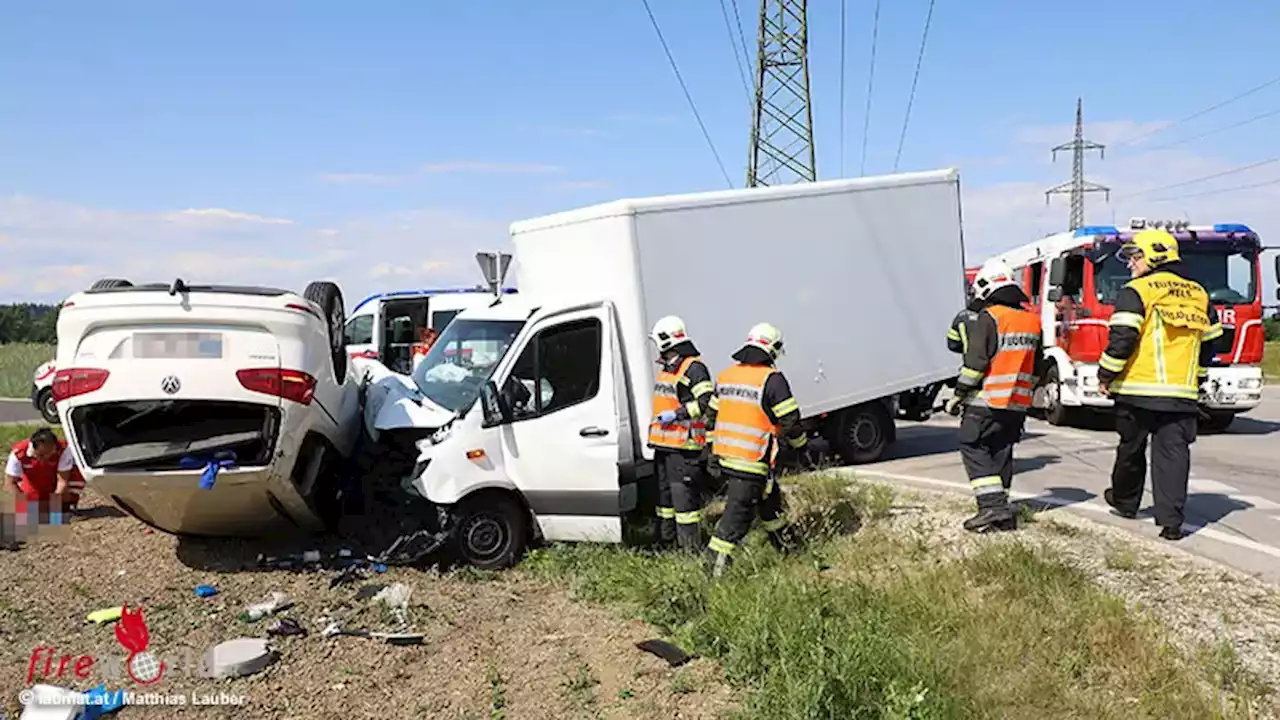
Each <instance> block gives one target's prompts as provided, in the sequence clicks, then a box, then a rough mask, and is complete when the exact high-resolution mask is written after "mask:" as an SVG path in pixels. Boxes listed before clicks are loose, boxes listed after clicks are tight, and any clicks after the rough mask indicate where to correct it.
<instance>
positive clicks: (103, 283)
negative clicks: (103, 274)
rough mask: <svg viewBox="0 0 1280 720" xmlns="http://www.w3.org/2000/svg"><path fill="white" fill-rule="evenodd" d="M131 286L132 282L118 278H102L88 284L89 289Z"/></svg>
mask: <svg viewBox="0 0 1280 720" xmlns="http://www.w3.org/2000/svg"><path fill="white" fill-rule="evenodd" d="M127 287H133V283H131V282H129V281H128V280H121V279H120V278H103V279H102V280H99V281H97V282H95V283H94V284H92V285H90V286H89V289H90V290H112V289H115V288H127Z"/></svg>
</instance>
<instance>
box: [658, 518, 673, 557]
mask: <svg viewBox="0 0 1280 720" xmlns="http://www.w3.org/2000/svg"><path fill="white" fill-rule="evenodd" d="M657 544H658V548H659V549H662V550H670V549H671V548H673V547H675V545H676V521H675V520H673V519H671V518H658V543H657Z"/></svg>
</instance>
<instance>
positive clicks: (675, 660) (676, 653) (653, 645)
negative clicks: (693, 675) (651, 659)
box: [636, 639, 694, 667]
mask: <svg viewBox="0 0 1280 720" xmlns="http://www.w3.org/2000/svg"><path fill="white" fill-rule="evenodd" d="M636 647H638V648H640V649H641V650H643V651H645V652H647V653H650V654H653V655H657V656H658V657H660V658H662V659H663V660H666V661H667V664H668V665H670V666H671V667H680V666H681V665H684V664H685V663H687V662H689V661H690V660H692V659H693V658H694V656H693V655H690V654H689V653H687V652H685V651H684V650H681V649H680V648H679V647H677V646H676V645H673V644H671V643H669V642H667V641H666V640H657V639H654V640H642V641H641V642H638V643H636Z"/></svg>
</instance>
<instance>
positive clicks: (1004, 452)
mask: <svg viewBox="0 0 1280 720" xmlns="http://www.w3.org/2000/svg"><path fill="white" fill-rule="evenodd" d="M1026 422H1027V416H1026V413H1021V412H1016V411H1013V410H996V409H992V408H985V407H967V408H965V411H964V417H962V418H961V419H960V458H961V460H963V461H964V469H965V472H966V473H967V474H968V475H969V486H970V487H972V488H973V495H974V497H975V498H976V499H977V501H978V508H979V509H984V510H985V509H987V508H1000V507H1004V506H1006V505H1008V504H1009V488H1010V487H1011V486H1012V485H1013V446H1014V445H1016V444H1017V443H1018V441H1019V440H1020V439H1021V438H1022V428H1023V426H1024V425H1025V424H1026Z"/></svg>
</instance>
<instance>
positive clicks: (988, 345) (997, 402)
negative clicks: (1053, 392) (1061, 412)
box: [947, 260, 1044, 532]
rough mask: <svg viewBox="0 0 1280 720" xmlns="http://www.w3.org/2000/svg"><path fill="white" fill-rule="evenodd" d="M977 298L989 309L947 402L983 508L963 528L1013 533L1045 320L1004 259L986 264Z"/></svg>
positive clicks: (978, 280) (982, 315)
mask: <svg viewBox="0 0 1280 720" xmlns="http://www.w3.org/2000/svg"><path fill="white" fill-rule="evenodd" d="M973 293H974V296H975V297H976V298H977V299H978V300H981V301H983V302H984V303H985V305H984V307H983V308H982V310H981V311H980V312H979V313H978V317H977V319H976V321H975V322H974V323H973V326H972V328H971V330H970V332H969V338H968V347H967V348H965V352H964V364H963V366H962V367H961V368H960V377H959V378H958V379H957V380H956V390H955V395H954V396H953V397H952V399H951V400H950V401H949V402H948V403H947V412H949V413H951V414H952V415H959V414H960V413H961V409H963V412H964V417H963V418H962V419H961V421H960V438H959V439H960V457H961V459H962V460H963V461H964V467H965V471H966V472H967V473H968V475H969V485H970V486H971V487H972V488H973V493H974V496H975V498H976V500H977V504H978V512H977V514H976V515H974V516H973V517H971V518H969V519H968V520H965V521H964V528H965V529H966V530H970V531H973V532H982V531H985V530H990V529H996V530H1014V529H1016V528H1017V513H1016V512H1015V510H1014V508H1013V507H1012V506H1011V505H1010V504H1009V488H1010V487H1011V485H1012V484H1013V446H1014V445H1016V444H1017V442H1018V440H1020V439H1021V437H1022V428H1023V426H1024V425H1025V423H1026V415H1027V410H1028V409H1029V408H1030V407H1031V398H1032V392H1033V390H1034V388H1035V386H1036V383H1037V382H1038V381H1039V378H1040V377H1041V376H1042V375H1043V368H1044V356H1043V353H1042V352H1041V347H1040V346H1041V336H1040V318H1039V316H1037V315H1036V314H1034V313H1031V312H1028V311H1026V310H1024V309H1023V303H1026V302H1027V296H1026V294H1025V293H1023V291H1022V288H1020V287H1018V284H1017V282H1016V281H1015V280H1014V274H1013V271H1012V270H1011V269H1010V268H1009V266H1008V265H1007V264H1006V263H1004V262H1002V261H1000V260H993V261H989V262H988V263H987V264H986V265H983V267H982V269H981V270H980V271H979V272H978V275H977V276H976V277H975V278H974V280H973Z"/></svg>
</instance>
